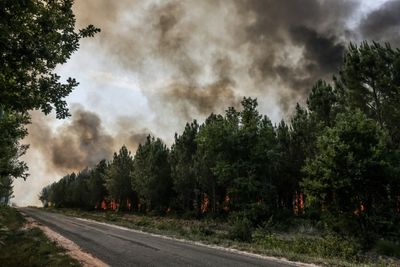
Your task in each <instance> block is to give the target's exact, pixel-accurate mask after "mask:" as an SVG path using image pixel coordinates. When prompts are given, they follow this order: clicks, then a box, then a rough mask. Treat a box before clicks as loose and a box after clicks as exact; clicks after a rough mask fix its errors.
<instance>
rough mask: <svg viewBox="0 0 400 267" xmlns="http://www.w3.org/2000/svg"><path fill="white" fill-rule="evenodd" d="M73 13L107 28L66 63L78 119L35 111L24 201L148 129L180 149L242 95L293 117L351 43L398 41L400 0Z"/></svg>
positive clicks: (269, 0) (146, 6)
mask: <svg viewBox="0 0 400 267" xmlns="http://www.w3.org/2000/svg"><path fill="white" fill-rule="evenodd" d="M74 11H75V14H76V16H77V26H78V28H81V27H84V26H85V25H87V24H94V25H96V26H98V27H100V28H101V29H102V32H101V33H100V34H98V35H97V36H96V37H95V38H92V39H85V40H83V41H82V42H81V47H80V50H79V51H78V52H76V53H75V54H74V55H73V56H72V57H71V59H70V61H69V62H68V63H67V64H65V65H63V66H59V67H58V68H57V73H58V74H60V75H61V76H62V77H63V79H66V78H68V77H74V78H76V79H77V80H78V81H79V82H80V85H79V86H78V88H76V90H75V91H74V92H73V93H72V94H71V95H70V96H69V97H68V98H67V100H68V103H69V107H70V110H71V114H72V116H71V117H70V118H69V119H66V120H58V121H57V120H55V118H54V116H47V117H45V116H43V115H41V114H40V113H38V112H33V113H32V116H33V120H32V125H30V126H29V133H30V134H29V136H28V137H27V138H26V139H25V140H24V143H30V144H31V147H30V149H29V151H28V153H27V155H26V156H25V157H24V160H25V161H27V162H28V165H29V168H30V174H31V175H30V177H29V178H28V179H27V181H25V182H24V181H22V180H17V181H15V186H14V191H15V198H14V199H13V201H14V202H16V203H17V204H18V205H39V204H40V202H39V201H38V198H37V196H38V194H39V192H40V190H41V188H42V187H43V186H45V185H48V184H49V183H51V182H53V181H56V180H58V179H59V178H60V177H61V176H62V175H64V174H66V173H67V172H72V171H78V170H80V169H82V168H84V167H86V166H88V167H90V166H93V164H95V163H96V162H98V161H99V160H101V159H102V158H107V159H109V158H110V157H111V156H112V153H113V152H114V151H116V150H118V149H119V147H120V146H121V145H122V144H126V145H127V146H128V148H129V149H131V150H132V151H134V150H135V149H136V146H137V145H138V143H140V142H141V141H142V140H143V139H144V138H145V136H146V135H147V134H149V133H150V134H153V135H156V136H158V137H161V138H162V139H163V140H164V141H165V142H166V143H167V144H168V145H170V144H171V142H172V140H173V136H174V133H175V132H181V131H182V129H183V128H184V126H185V123H186V122H187V121H190V120H192V119H195V118H196V119H199V120H200V121H202V120H204V118H205V117H206V116H207V115H209V114H210V113H211V112H223V111H224V110H225V109H226V108H227V107H229V106H235V107H237V106H238V104H239V103H240V100H241V99H242V97H243V96H251V97H257V98H258V102H259V105H260V111H261V112H262V113H263V114H266V115H268V116H269V117H270V118H271V120H272V121H273V122H278V121H279V120H281V119H286V118H287V117H288V116H290V114H291V111H292V109H293V107H294V105H295V103H296V102H300V103H304V101H305V98H306V96H307V93H308V92H309V90H310V88H311V86H312V84H313V83H314V82H315V81H316V80H317V79H320V78H323V79H327V80H328V81H329V80H331V77H332V75H333V74H335V73H336V71H337V69H338V66H339V65H340V62H341V55H342V53H343V50H344V48H345V47H346V45H347V44H348V42H350V41H352V42H355V43H359V42H360V41H361V40H377V41H381V42H383V41H388V42H391V43H392V44H393V46H398V44H399V43H400V38H399V36H400V35H399V25H400V1H397V0H395V1H385V0H379V1H378V0H354V1H353V0H307V1H304V0H287V1H275V0H237V1H223V0H204V1H196V0H188V1H178V0H171V1H161V0H159V1H158V0H151V1H133V0H118V1H111V0H78V1H76V3H75V5H74Z"/></svg>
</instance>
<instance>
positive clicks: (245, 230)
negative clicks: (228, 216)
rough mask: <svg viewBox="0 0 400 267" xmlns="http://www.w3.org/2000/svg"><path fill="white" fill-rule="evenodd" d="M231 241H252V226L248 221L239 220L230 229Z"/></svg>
mask: <svg viewBox="0 0 400 267" xmlns="http://www.w3.org/2000/svg"><path fill="white" fill-rule="evenodd" d="M228 236H229V238H230V239H233V240H238V241H243V242H250V241H251V240H252V225H251V222H250V221H249V220H248V219H237V220H236V221H235V222H234V223H233V225H232V226H231V228H230V229H229V232H228Z"/></svg>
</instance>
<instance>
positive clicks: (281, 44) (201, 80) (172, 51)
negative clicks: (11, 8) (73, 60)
mask: <svg viewBox="0 0 400 267" xmlns="http://www.w3.org/2000/svg"><path fill="white" fill-rule="evenodd" d="M358 4H359V2H358V1H356V0H346V1H345V0H340V1H321V0H307V1H304V0H288V1H275V0H238V1H230V2H227V1H216V0H204V1H177V0H170V1H162V2H159V1H143V2H141V1H107V0H78V1H76V5H75V10H76V13H77V18H78V22H79V23H80V24H81V25H85V24H87V23H93V24H96V25H97V26H99V27H100V28H102V33H101V34H100V36H99V39H98V40H99V45H100V46H101V49H102V50H104V51H107V53H108V55H109V56H110V58H112V59H113V60H114V61H115V62H116V63H117V64H119V65H120V66H121V68H123V69H127V70H130V71H132V72H134V73H137V74H139V77H140V79H141V82H142V88H144V89H143V91H144V94H145V95H146V96H147V97H148V98H149V100H150V101H149V102H152V99H151V98H152V97H154V96H157V97H164V98H163V99H162V100H163V101H164V102H166V103H167V104H166V105H162V106H161V107H158V110H157V111H158V112H159V113H161V114H162V113H164V112H165V110H164V109H165V108H170V109H172V111H173V112H176V115H177V116H181V117H182V120H183V119H185V118H187V115H188V114H187V112H188V111H190V110H192V109H194V110H195V111H198V112H200V113H201V114H202V115H207V113H209V112H210V111H216V110H217V109H219V106H221V105H228V106H234V105H236V103H237V99H236V98H237V97H236V96H243V95H253V96H258V97H259V98H262V97H265V96H268V95H271V94H273V95H274V97H276V98H277V100H276V102H277V104H279V105H280V108H281V109H282V112H283V113H287V112H289V110H288V109H289V108H288V107H289V106H293V105H294V102H296V101H297V100H298V99H299V98H304V97H305V96H306V95H307V93H308V91H309V89H310V88H311V87H312V84H313V83H314V82H315V81H316V80H317V79H319V78H329V77H330V76H331V75H332V74H333V73H334V72H336V70H337V67H338V66H339V64H340V62H341V55H342V52H343V49H344V42H343V38H344V36H346V34H347V33H346V30H347V27H346V22H347V20H348V18H349V17H350V16H351V15H352V13H353V12H354V10H355V9H356V8H357V6H358ZM88 10H91V11H92V10H93V12H89V13H88ZM292 49H297V51H298V52H297V53H298V55H297V57H298V59H297V60H293V59H292V55H291V53H290V51H291V50H292ZM225 68H226V70H225ZM165 79H166V80H168V82H164V83H161V84H162V86H160V85H154V84H153V82H154V81H155V80H165ZM225 81H229V90H228V89H227V88H228V87H227V86H226V82H225ZM171 84H172V85H173V86H171ZM218 85H219V86H220V87H219V88H216V87H217V86H218ZM199 88H201V90H200V89H199ZM207 90H208V91H207ZM155 91H156V93H155ZM206 91H207V92H206ZM228 91H229V92H228ZM272 91H278V93H276V92H272ZM157 92H158V93H157ZM213 94H215V95H214V97H212V95H213ZM294 94H297V95H300V97H295V98H293V97H292V96H293V95H294ZM224 95H225V96H227V97H221V96H224ZM203 96H204V97H203ZM214 99H216V100H218V101H212V100H214ZM205 100H211V101H210V102H207V101H205ZM168 103H170V105H168ZM175 103H179V104H180V105H181V107H173V105H174V104H175Z"/></svg>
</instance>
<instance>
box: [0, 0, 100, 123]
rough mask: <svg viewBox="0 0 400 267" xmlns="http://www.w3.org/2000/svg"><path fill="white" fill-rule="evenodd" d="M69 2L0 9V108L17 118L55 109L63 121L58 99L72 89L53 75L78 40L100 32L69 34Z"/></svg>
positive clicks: (33, 1)
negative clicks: (33, 110) (31, 112)
mask: <svg viewBox="0 0 400 267" xmlns="http://www.w3.org/2000/svg"><path fill="white" fill-rule="evenodd" d="M72 3H73V1H72V0H64V1H60V0H57V1H39V0H27V1H12V0H5V1H1V3H0V32H1V34H0V36H1V37H0V44H1V49H2V56H1V58H0V107H2V108H4V109H10V110H13V111H15V112H18V113H25V112H26V111H29V110H32V109H41V110H42V111H43V112H44V113H45V114H48V113H50V112H51V111H52V110H53V109H55V111H56V114H57V117H58V118H65V117H66V116H68V109H67V107H66V102H65V100H64V98H65V97H66V96H68V95H69V93H70V92H71V91H72V90H73V88H74V87H76V86H77V85H78V83H77V82H76V81H75V79H72V78H69V79H68V80H67V83H65V84H63V83H61V82H60V81H59V80H60V76H58V75H57V74H55V72H54V70H55V68H56V67H57V65H59V64H64V63H65V62H66V61H67V60H68V59H69V58H70V57H71V55H72V53H74V52H75V51H76V50H77V49H78V48H79V39H81V38H84V37H91V36H93V35H94V34H95V33H96V32H99V31H100V30H99V29H97V28H95V27H93V26H92V25H90V26H88V27H87V28H85V29H82V30H80V31H79V32H75V31H74V30H75V16H74V14H73V12H72Z"/></svg>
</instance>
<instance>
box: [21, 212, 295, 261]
mask: <svg viewBox="0 0 400 267" xmlns="http://www.w3.org/2000/svg"><path fill="white" fill-rule="evenodd" d="M20 210H21V211H22V212H23V213H25V214H27V215H28V216H30V217H32V218H34V219H36V220H37V221H39V222H40V223H42V224H44V225H46V226H48V227H49V228H50V229H52V230H53V231H56V232H58V233H59V234H61V235H63V236H64V237H66V238H68V239H70V240H72V241H73V242H75V243H76V244H77V245H79V246H80V247H81V248H82V249H83V250H85V251H87V252H89V253H91V254H92V255H94V256H95V257H97V258H99V259H100V260H102V261H103V262H105V263H106V264H109V265H110V266H123V267H127V266H199V267H205V266H218V267H222V266H270V267H288V266H294V265H292V264H288V263H285V262H282V263H281V262H276V261H272V260H267V259H262V258H257V257H252V256H248V255H241V254H237V253H233V252H229V251H224V250H219V249H215V248H210V247H205V246H199V245H195V244H191V243H189V242H181V241H178V240H172V239H166V238H162V237H157V236H152V235H150V234H146V233H138V232H135V231H131V230H129V229H125V228H119V227H115V226H112V225H107V224H101V223H97V222H93V221H85V220H81V219H78V218H74V217H68V216H65V215H62V214H57V213H50V212H45V211H43V210H39V209H32V208H21V209H20Z"/></svg>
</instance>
